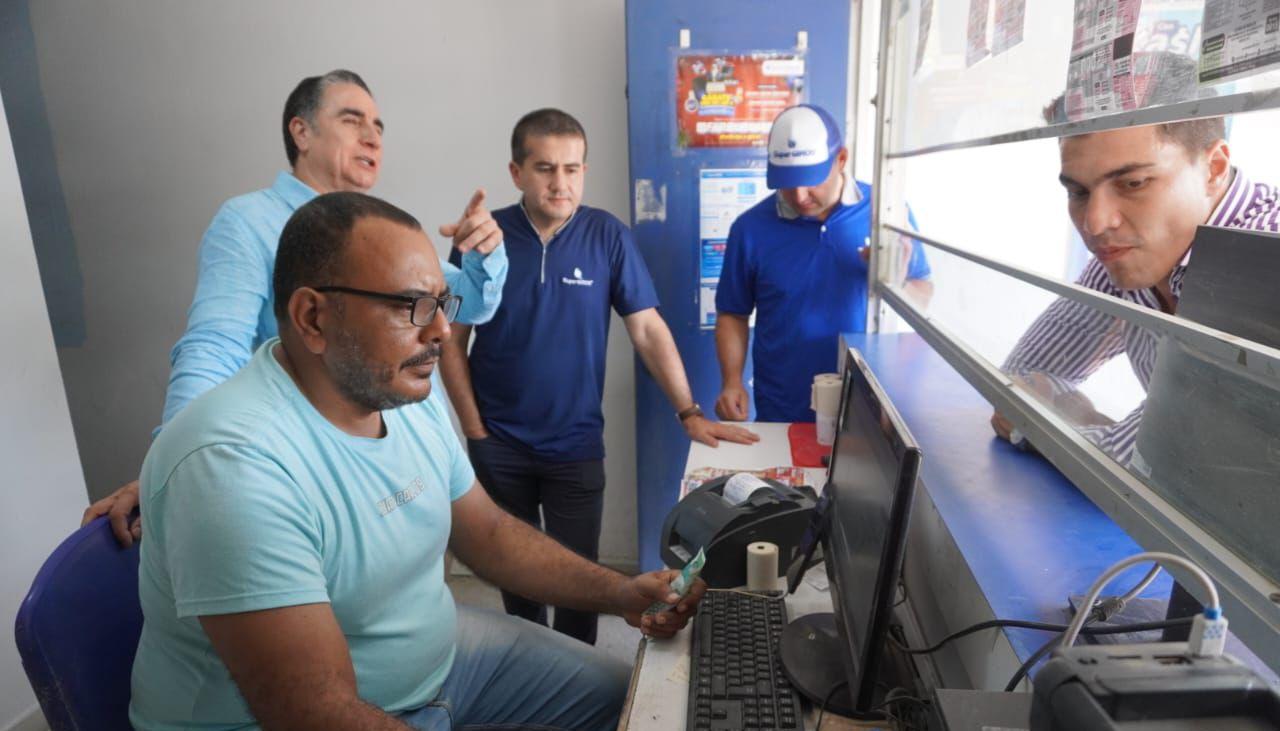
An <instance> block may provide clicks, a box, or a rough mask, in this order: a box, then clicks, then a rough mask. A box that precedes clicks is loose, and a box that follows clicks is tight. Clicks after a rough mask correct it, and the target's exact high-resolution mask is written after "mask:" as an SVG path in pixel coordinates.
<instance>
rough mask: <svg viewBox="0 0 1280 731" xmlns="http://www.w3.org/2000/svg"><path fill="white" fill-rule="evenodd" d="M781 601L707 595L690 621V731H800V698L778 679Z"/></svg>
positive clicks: (783, 614)
mask: <svg viewBox="0 0 1280 731" xmlns="http://www.w3.org/2000/svg"><path fill="white" fill-rule="evenodd" d="M786 624H787V609H786V606H785V605H784V604H783V600H782V598H781V597H774V596H763V595H758V594H747V593H745V592H735V591H709V592H707V595H706V596H705V597H703V599H702V602H701V603H700V604H699V605H698V614H697V616H696V617H694V619H693V650H692V654H691V655H690V662H689V717H688V720H687V721H686V723H685V728H686V729H688V730H689V731H694V730H695V729H697V730H698V731H721V730H723V731H731V730H732V731H765V730H766V729H767V730H770V731H772V730H773V729H785V731H804V719H803V718H802V717H801V715H800V697H799V696H798V695H797V694H796V691H795V689H794V688H792V687H791V684H790V683H789V682H787V678H786V676H784V675H783V673H782V655H781V651H780V645H781V642H782V629H783V627H785V626H786Z"/></svg>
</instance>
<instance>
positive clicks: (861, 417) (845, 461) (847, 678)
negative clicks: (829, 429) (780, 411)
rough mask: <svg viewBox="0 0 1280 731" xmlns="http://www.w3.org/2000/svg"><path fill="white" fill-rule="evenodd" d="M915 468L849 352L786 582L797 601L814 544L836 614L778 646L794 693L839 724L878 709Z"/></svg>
mask: <svg viewBox="0 0 1280 731" xmlns="http://www.w3.org/2000/svg"><path fill="white" fill-rule="evenodd" d="M920 460H921V452H920V448H919V446H917V444H916V441H915V439H914V438H913V437H912V436H911V432H910V431H908V430H907V427H906V424H905V423H904V422H903V421H902V417H901V415H899V414H898V412H897V410H896V409H895V408H894V407H893V404H892V403H891V402H890V400H889V397H888V395H887V394H885V392H884V389H883V388H881V386H880V384H879V382H877V381H876V378H875V376H874V375H873V374H872V373H871V369H870V368H869V367H868V366H867V363H866V361H864V360H863V359H862V356H861V354H859V353H858V351H857V350H855V349H853V348H850V349H849V351H848V354H847V356H846V359H845V367H844V379H843V387H842V392H841V399H840V413H839V415H838V416H837V418H836V438H835V444H834V445H833V446H832V451H831V465H830V468H829V470H828V472H827V483H826V486H825V487H824V488H823V496H822V500H821V503H820V508H819V509H818V510H815V514H814V522H813V524H812V525H811V527H810V531H809V538H810V542H809V545H807V546H804V547H802V552H803V553H802V558H801V559H800V561H801V562H802V564H801V565H800V566H798V567H793V574H792V576H791V577H790V578H791V581H790V588H791V590H793V591H794V589H795V586H796V585H797V583H798V581H799V578H800V576H802V575H803V573H804V570H805V569H806V568H807V567H806V566H805V565H804V564H807V563H808V562H809V560H810V558H811V556H812V553H813V548H814V547H815V546H816V545H817V543H819V542H820V543H821V545H822V551H823V555H824V562H825V565H826V571H827V578H828V585H829V591H830V594H831V603H832V607H833V609H834V611H833V612H832V613H831V614H818V615H812V614H811V615H806V616H804V617H800V618H798V619H796V620H795V621H793V622H792V623H791V624H790V625H789V626H788V627H787V629H786V631H785V632H784V633H783V640H782V664H783V670H784V671H785V672H786V673H787V676H788V678H789V679H790V680H791V682H792V684H793V685H794V686H795V687H796V688H797V689H798V690H799V691H800V692H801V693H802V694H804V695H805V696H807V697H808V698H809V699H810V700H812V701H814V702H815V703H818V704H825V705H826V707H827V708H829V709H831V710H834V711H836V712H840V713H842V714H844V715H862V714H867V713H870V712H872V710H873V707H874V705H875V700H874V699H875V687H876V680H877V675H878V673H879V671H880V668H881V665H882V662H881V661H882V659H883V654H884V647H885V641H886V637H887V634H888V631H889V624H890V619H891V616H892V613H893V601H894V595H895V593H896V589H897V586H898V578H899V577H900V576H901V573H902V557H903V552H904V548H905V545H906V538H907V524H908V520H909V518H910V515H911V503H912V500H913V498H914V495H915V486H916V480H917V478H918V477H919V473H920Z"/></svg>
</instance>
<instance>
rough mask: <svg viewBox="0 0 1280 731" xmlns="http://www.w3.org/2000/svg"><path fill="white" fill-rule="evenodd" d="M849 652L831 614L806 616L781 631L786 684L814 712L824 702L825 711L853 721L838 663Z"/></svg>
mask: <svg viewBox="0 0 1280 731" xmlns="http://www.w3.org/2000/svg"><path fill="white" fill-rule="evenodd" d="M848 652H849V648H848V647H846V646H845V645H844V643H843V642H841V640H840V634H839V632H837V631H836V617H835V615H834V614H832V613H830V612H823V613H819V614H806V615H804V616H803V617H799V618H797V619H795V620H792V621H791V622H790V623H789V624H788V625H787V626H786V628H785V629H783V630H782V647H781V653H780V654H781V656H782V672H783V673H785V674H786V676H787V680H789V681H791V685H793V686H795V689H796V691H797V692H799V693H800V695H802V696H804V697H805V698H807V699H809V701H810V702H811V703H813V706H814V708H818V707H820V706H822V705H823V701H826V706H825V707H826V709H827V710H828V711H830V712H832V713H836V714H839V715H841V716H846V717H849V718H852V717H854V712H853V689H852V688H850V687H849V684H848V682H847V679H848V677H849V676H848V675H847V674H846V673H845V666H844V661H843V660H842V659H841V658H842V653H848ZM837 685H839V686H840V687H839V688H836V686H837Z"/></svg>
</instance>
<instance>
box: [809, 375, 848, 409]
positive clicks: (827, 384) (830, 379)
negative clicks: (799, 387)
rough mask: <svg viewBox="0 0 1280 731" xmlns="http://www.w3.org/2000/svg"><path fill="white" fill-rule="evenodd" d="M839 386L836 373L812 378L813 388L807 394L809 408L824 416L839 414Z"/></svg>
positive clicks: (838, 376) (838, 377) (838, 378)
mask: <svg viewBox="0 0 1280 731" xmlns="http://www.w3.org/2000/svg"><path fill="white" fill-rule="evenodd" d="M840 385H841V384H840V375H839V374H837V373H819V374H818V375H816V376H814V377H813V388H812V390H811V391H810V393H809V408H811V409H813V410H814V412H815V413H817V414H820V415H825V416H835V415H836V414H838V413H840Z"/></svg>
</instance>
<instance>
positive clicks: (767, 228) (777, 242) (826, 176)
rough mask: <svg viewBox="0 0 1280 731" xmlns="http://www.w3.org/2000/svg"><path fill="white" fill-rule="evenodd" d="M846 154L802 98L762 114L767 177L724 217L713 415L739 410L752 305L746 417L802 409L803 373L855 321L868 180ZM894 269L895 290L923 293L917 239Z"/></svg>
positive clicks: (833, 366) (827, 118) (805, 396)
mask: <svg viewBox="0 0 1280 731" xmlns="http://www.w3.org/2000/svg"><path fill="white" fill-rule="evenodd" d="M848 162H849V151H848V149H847V148H846V147H845V146H844V142H843V137H842V136H841V134H840V128H839V126H838V125H836V122H835V120H834V119H833V118H832V117H831V115H830V114H829V113H828V112H827V111H826V110H824V109H822V108H820V107H815V106H811V105H808V104H802V105H800V106H795V107H791V108H789V109H787V110H785V111H783V112H782V113H781V114H779V115H778V117H777V119H775V120H774V123H773V128H772V129H771V130H770V131H769V168H768V177H767V182H768V185H769V187H770V188H772V189H773V190H775V191H777V192H776V193H774V194H773V195H771V196H769V197H768V198H765V199H764V200H762V201H760V202H759V203H758V204H756V205H755V206H754V207H752V208H751V209H750V210H748V211H747V212H746V213H743V214H742V215H741V216H739V217H738V220H736V221H734V222H733V226H732V227H731V228H730V229H729V241H728V244H727V247H726V249H725V257H724V271H723V272H722V273H721V275H720V286H719V288H718V289H717V290H716V353H717V355H718V356H719V359H720V374H721V379H722V384H723V385H722V386H721V391H720V397H719V398H718V399H717V400H716V413H717V414H718V415H719V416H720V418H722V419H732V420H745V419H747V417H748V404H749V398H748V395H747V389H746V385H745V384H744V382H743V376H742V371H743V367H744V366H745V364H746V359H747V341H748V335H749V329H750V326H749V324H748V318H749V317H750V316H751V313H752V311H753V310H754V311H755V313H756V325H755V326H756V337H755V345H754V347H753V348H752V356H753V358H754V361H755V380H754V387H755V401H756V419H757V420H758V421H778V422H794V421H813V412H812V411H810V409H809V386H810V384H811V383H812V382H813V377H814V375H816V374H818V373H826V372H830V371H834V370H837V365H838V361H837V356H838V354H837V347H838V346H837V340H838V338H839V335H840V333H842V332H861V331H865V330H866V327H867V253H868V250H867V245H868V244H869V243H870V236H871V212H872V202H871V186H870V185H868V184H866V183H863V182H860V181H857V180H854V178H853V175H852V173H851V172H850V171H849V170H847V167H848ZM905 269H906V286H905V288H906V290H907V292H908V293H909V294H911V295H912V296H914V297H915V298H916V299H918V300H922V301H926V302H927V300H928V298H929V296H930V295H931V294H932V293H933V285H932V284H931V283H929V282H928V281H927V278H928V276H929V264H928V262H926V261H925V258H924V252H923V251H922V247H920V246H919V245H918V244H916V245H913V247H912V251H911V255H910V258H909V259H908V261H907V266H906V267H905Z"/></svg>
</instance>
